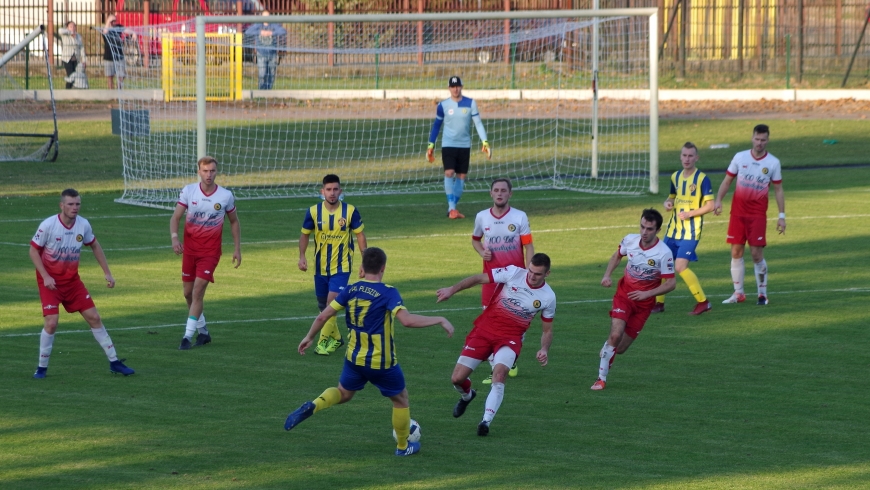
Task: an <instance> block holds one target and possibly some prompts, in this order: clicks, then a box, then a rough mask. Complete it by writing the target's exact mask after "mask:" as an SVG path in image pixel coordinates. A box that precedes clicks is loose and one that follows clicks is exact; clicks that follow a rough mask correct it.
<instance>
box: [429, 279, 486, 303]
mask: <svg viewBox="0 0 870 490" xmlns="http://www.w3.org/2000/svg"><path fill="white" fill-rule="evenodd" d="M478 284H489V275H488V274H475V275H473V276H468V277H466V278H465V279H463V280H461V281H459V282H458V283H456V284H454V285H453V286H450V287H449V288H441V289H439V290H438V291H437V292H436V294H437V295H438V301H436V303H440V302H442V301H447V300H448V299H450V297H451V296H453V295H454V294H456V293H458V292H459V291H462V290H463V289H468V288H470V287H472V286H476V285H478Z"/></svg>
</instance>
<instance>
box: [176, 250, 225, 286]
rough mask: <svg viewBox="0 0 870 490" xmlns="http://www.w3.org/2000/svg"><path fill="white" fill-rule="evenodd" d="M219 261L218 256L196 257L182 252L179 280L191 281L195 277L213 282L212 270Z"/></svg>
mask: <svg viewBox="0 0 870 490" xmlns="http://www.w3.org/2000/svg"><path fill="white" fill-rule="evenodd" d="M220 261H221V258H220V256H210V257H197V256H195V255H187V254H184V255H183V256H182V258H181V282H193V281H195V280H196V278H197V277H198V278H200V279H205V280H206V281H208V282H214V270H215V269H216V268H217V265H218V262H220Z"/></svg>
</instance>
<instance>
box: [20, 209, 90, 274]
mask: <svg viewBox="0 0 870 490" xmlns="http://www.w3.org/2000/svg"><path fill="white" fill-rule="evenodd" d="M96 239H97V237H95V236H94V230H93V229H92V228H91V224H90V223H89V222H88V220H86V219H84V218H82V217H81V216H77V217H76V220H75V222H74V223H73V224H72V225H70V226H69V227H67V226H66V225H64V224H63V221H61V220H60V215H59V214H58V215H55V216H52V217H50V218H47V219H46V220H45V221H43V222H42V223H40V225H39V228H37V230H36V234H35V235H33V238H32V239H31V240H30V245H31V246H32V247H34V248H35V249H37V250H39V254H40V256H41V257H42V265H44V266H45V270H46V272H48V275H49V276H51V277H52V279H54V282H56V283H57V284H64V283H67V282H69V281H72V280H74V279H75V278H77V277H78V276H79V258H80V257H81V254H82V245H91V244H92V243H94V240H96ZM36 280H37V282H38V283H39V284H42V276H41V275H39V274H38V273H37V274H36Z"/></svg>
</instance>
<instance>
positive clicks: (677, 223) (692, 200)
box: [652, 142, 713, 315]
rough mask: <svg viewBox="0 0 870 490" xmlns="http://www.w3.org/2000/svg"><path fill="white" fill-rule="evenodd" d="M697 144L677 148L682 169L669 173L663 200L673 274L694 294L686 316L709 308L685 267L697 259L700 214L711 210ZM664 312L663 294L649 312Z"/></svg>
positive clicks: (710, 191)
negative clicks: (672, 261) (666, 192)
mask: <svg viewBox="0 0 870 490" xmlns="http://www.w3.org/2000/svg"><path fill="white" fill-rule="evenodd" d="M697 162H698V147H697V146H695V144H694V143H692V142H686V144H684V145H683V148H682V150H681V151H680V163H682V165H683V169H682V170H677V171H676V172H674V173H673V175H671V193H670V195H668V198H667V199H666V200H665V204H664V206H665V211H673V215H671V219H670V220H669V221H668V227H667V230H666V231H665V239H664V242H665V245H667V246H668V248H670V249H671V254H673V256H674V268H675V270H676V272H677V274H679V275H680V277H682V278H683V281H685V282H686V286H688V287H689V291H691V293H692V296H694V297H695V301H697V303H696V304H695V308H694V309H693V310H692V311H690V312H689V314H690V315H700V314H701V313H704V312H705V311H709V310H710V309H711V308H712V306H710V301H708V300H707V295H705V294H704V290H703V289H701V282H700V281H698V276H696V275H695V273H694V272H692V270H691V269H689V262H690V261H691V262H695V261H697V260H698V255H697V254H696V253H695V249H696V248H698V242H699V241H700V240H701V228H702V227H703V226H704V215H705V214H707V213H709V212H710V211H712V210H713V184H711V183H710V178H709V177H707V174H705V173H704V172H701V171H700V170H698V168H697V167H695V164H696V163H697ZM664 311H665V296H664V295H660V296H657V297H656V304H655V307H653V310H652V312H653V313H661V312H664Z"/></svg>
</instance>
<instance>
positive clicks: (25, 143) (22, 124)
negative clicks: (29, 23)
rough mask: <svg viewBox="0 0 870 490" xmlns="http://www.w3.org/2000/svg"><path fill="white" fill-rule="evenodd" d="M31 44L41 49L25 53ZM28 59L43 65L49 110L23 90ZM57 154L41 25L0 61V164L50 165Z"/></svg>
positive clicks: (45, 47)
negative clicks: (21, 162) (18, 162)
mask: <svg viewBox="0 0 870 490" xmlns="http://www.w3.org/2000/svg"><path fill="white" fill-rule="evenodd" d="M34 40H37V42H38V44H39V46H40V48H39V49H37V50H31V51H30V52H29V53H28V52H27V48H28V46H29V45H30V44H31V42H33V41H34ZM22 54H23V56H20V55H22ZM30 56H32V57H33V58H35V59H37V60H39V59H41V60H42V61H43V64H44V66H43V68H44V71H45V77H46V79H47V81H48V89H49V94H50V97H49V104H48V107H46V103H45V102H39V101H36V100H34V96H33V91H30V90H26V88H27V87H26V86H25V87H22V81H24V80H27V77H28V76H29V75H30V73H29V71H28V70H29V67H28V65H29V57H30ZM22 58H23V59H22ZM34 65H35V66H38V65H37V64H36V63H34ZM39 71H42V70H39ZM57 154H58V136H57V108H56V107H55V100H54V89H53V88H52V73H51V60H50V58H49V56H48V44H47V40H46V35H45V28H44V26H41V25H40V26H37V27H36V28H35V29H33V31H31V32H30V34H28V35H27V36H25V38H24V39H23V40H22V41H21V42H19V43H18V44H17V45H15V46H13V47H12V48H10V49H9V51H7V52H6V53H5V54H4V55H3V56H2V57H0V162H10V161H36V162H39V161H51V162H53V161H55V160H56V159H57Z"/></svg>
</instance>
